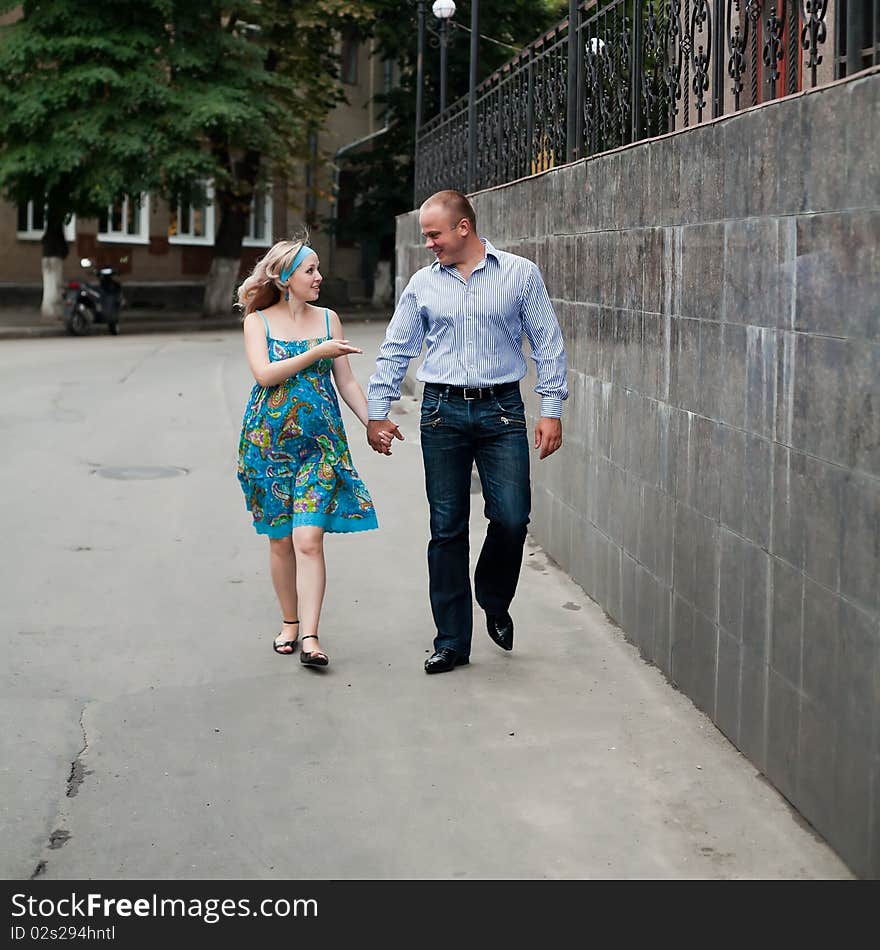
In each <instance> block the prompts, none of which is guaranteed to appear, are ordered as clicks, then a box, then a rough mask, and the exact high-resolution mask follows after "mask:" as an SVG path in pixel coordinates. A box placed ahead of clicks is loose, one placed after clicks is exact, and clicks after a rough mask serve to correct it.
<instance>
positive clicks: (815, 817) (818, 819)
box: [796, 699, 836, 828]
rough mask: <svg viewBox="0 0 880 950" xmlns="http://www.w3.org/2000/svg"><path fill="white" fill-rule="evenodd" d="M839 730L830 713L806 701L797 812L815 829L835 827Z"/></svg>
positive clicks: (798, 767) (801, 720)
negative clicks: (836, 760)
mask: <svg viewBox="0 0 880 950" xmlns="http://www.w3.org/2000/svg"><path fill="white" fill-rule="evenodd" d="M835 733H836V729H835V725H834V721H833V720H832V719H829V717H828V713H827V710H826V709H825V708H823V707H822V706H821V705H819V704H818V703H814V702H811V701H810V700H808V699H804V700H803V701H802V703H801V707H800V734H799V736H798V750H797V779H796V787H797V798H796V802H797V809H798V811H799V812H800V813H801V814H802V815H803V816H804V818H806V819H807V821H809V822H810V824H812V825H813V826H814V827H815V828H830V827H832V826H833V821H832V819H833V814H834V772H835V762H834V760H835V747H836V734H835Z"/></svg>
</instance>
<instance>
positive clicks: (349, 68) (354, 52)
mask: <svg viewBox="0 0 880 950" xmlns="http://www.w3.org/2000/svg"><path fill="white" fill-rule="evenodd" d="M359 51H360V43H359V42H358V38H357V36H355V35H354V34H349V35H348V36H346V37H343V40H342V51H341V53H340V56H339V74H340V76H339V78H340V79H341V80H342V81H343V82H344V83H348V85H349V86H355V85H357V81H358V53H359Z"/></svg>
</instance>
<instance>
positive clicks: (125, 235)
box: [98, 195, 150, 244]
mask: <svg viewBox="0 0 880 950" xmlns="http://www.w3.org/2000/svg"><path fill="white" fill-rule="evenodd" d="M98 240H99V241H105V242H107V243H112V242H120V241H121V242H124V243H126V244H147V243H149V240H150V196H149V195H139V196H134V195H126V196H125V197H124V198H122V199H120V200H119V201H116V202H114V203H113V204H112V205H111V206H110V207H109V208H108V209H107V211H106V213H105V214H102V215H101V216H100V217H99V218H98Z"/></svg>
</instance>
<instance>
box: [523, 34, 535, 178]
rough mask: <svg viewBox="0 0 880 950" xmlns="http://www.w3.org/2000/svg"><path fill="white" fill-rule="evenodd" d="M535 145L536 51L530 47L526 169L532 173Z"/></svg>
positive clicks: (528, 173)
mask: <svg viewBox="0 0 880 950" xmlns="http://www.w3.org/2000/svg"><path fill="white" fill-rule="evenodd" d="M534 147H535V51H534V49H529V87H528V91H527V93H526V153H527V154H526V171H525V173H526V174H527V175H531V174H532V153H533V149H534Z"/></svg>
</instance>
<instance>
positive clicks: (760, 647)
mask: <svg viewBox="0 0 880 950" xmlns="http://www.w3.org/2000/svg"><path fill="white" fill-rule="evenodd" d="M741 550H742V556H743V621H742V639H743V643H744V644H745V645H746V646H747V647H748V648H749V649H750V650H752V651H753V652H754V653H755V655H756V656H760V657H763V658H767V657H768V656H769V654H770V629H771V628H770V623H771V616H772V615H771V603H770V600H771V592H772V585H771V582H770V578H771V571H772V560H773V559H772V558H771V557H770V556H769V555H768V554H767V552H766V551H763V550H762V549H761V548H759V547H758V546H757V545H754V544H750V543H749V542H748V541H746V542H744V544H743V547H742V549H741Z"/></svg>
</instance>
